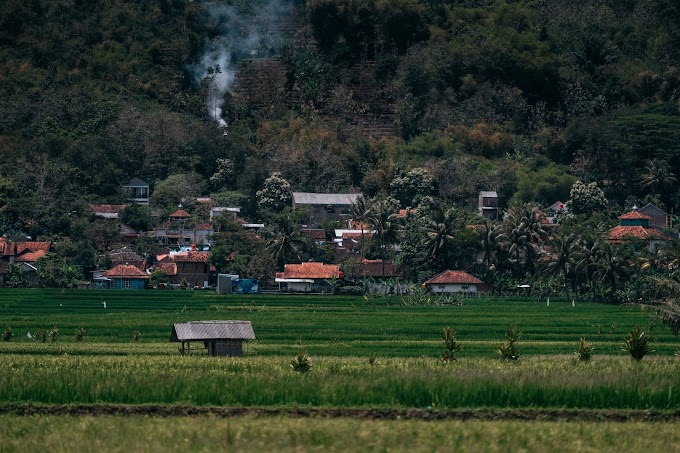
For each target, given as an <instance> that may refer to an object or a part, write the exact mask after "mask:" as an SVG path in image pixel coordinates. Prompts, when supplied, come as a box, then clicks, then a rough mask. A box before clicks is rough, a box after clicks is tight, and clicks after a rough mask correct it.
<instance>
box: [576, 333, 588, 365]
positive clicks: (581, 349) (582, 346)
mask: <svg viewBox="0 0 680 453" xmlns="http://www.w3.org/2000/svg"><path fill="white" fill-rule="evenodd" d="M574 354H575V355H576V357H578V359H579V360H580V361H581V362H588V361H589V360H590V359H592V358H593V344H592V343H586V339H585V338H581V341H580V342H579V343H578V349H577V350H576V352H574Z"/></svg>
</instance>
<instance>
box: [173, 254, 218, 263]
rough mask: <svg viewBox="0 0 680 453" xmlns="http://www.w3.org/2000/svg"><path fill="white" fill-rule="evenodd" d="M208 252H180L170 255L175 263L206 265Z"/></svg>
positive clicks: (208, 256)
mask: <svg viewBox="0 0 680 453" xmlns="http://www.w3.org/2000/svg"><path fill="white" fill-rule="evenodd" d="M208 258H210V252H180V253H175V254H174V255H170V259H172V260H173V261H174V262H176V263H207V262H208Z"/></svg>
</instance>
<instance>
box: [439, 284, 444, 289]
mask: <svg viewBox="0 0 680 453" xmlns="http://www.w3.org/2000/svg"><path fill="white" fill-rule="evenodd" d="M438 288H439V289H446V285H439V286H438Z"/></svg>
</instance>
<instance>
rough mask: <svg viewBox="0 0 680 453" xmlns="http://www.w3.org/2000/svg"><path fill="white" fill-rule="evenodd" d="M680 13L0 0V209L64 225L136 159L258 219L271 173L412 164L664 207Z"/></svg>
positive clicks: (319, 178) (443, 174)
mask: <svg viewBox="0 0 680 453" xmlns="http://www.w3.org/2000/svg"><path fill="white" fill-rule="evenodd" d="M678 23H680V6H678V4H677V2H674V1H671V0H628V1H606V0H600V1H582V0H577V1H562V0H559V1H550V2H547V1H535V0H532V1H528V0H525V1H518V2H508V1H490V0H478V1H473V0H467V1H449V2H444V1H442V2H439V1H431V0H430V1H426V0H422V1H416V0H379V1H377V0H366V1H362V2H350V1H343V0H310V1H306V2H304V1H297V2H281V3H274V2H269V1H266V0H260V1H258V2H240V1H231V2H229V1H227V2H200V1H199V2H189V1H183V0H164V1H150V0H134V1H131V0H128V1H124V0H113V1H103V0H99V1H91V2H82V1H77V0H71V1H63V2H47V1H44V0H32V1H29V2H25V1H19V0H8V1H6V2H3V4H2V6H0V27H1V28H2V30H3V34H2V37H0V59H1V60H2V62H3V64H2V68H1V69H0V95H1V96H2V99H3V102H2V103H1V104H0V156H2V166H1V168H0V205H2V206H3V208H2V212H1V213H0V216H1V217H0V225H1V226H2V229H3V230H5V231H6V230H12V229H18V230H24V231H25V230H30V231H28V232H29V233H33V234H34V235H39V234H69V233H70V232H71V231H70V230H71V228H72V227H73V225H72V223H73V218H72V217H73V215H71V216H69V214H73V211H75V213H76V214H79V213H81V212H82V205H83V203H86V202H103V201H111V202H116V201H121V194H120V184H121V183H123V182H125V181H126V180H128V179H129V178H131V177H139V178H142V179H144V180H146V181H148V182H150V183H151V184H152V186H155V185H157V184H158V183H160V182H162V181H163V180H165V179H166V178H168V177H169V176H170V175H173V174H175V173H191V174H193V176H194V179H193V181H194V182H195V185H194V186H193V187H192V189H193V191H194V192H196V193H188V194H187V195H188V196H190V195H198V194H207V193H213V194H214V193H222V194H223V195H224V197H226V198H227V199H232V200H233V199H237V200H240V201H243V200H244V199H245V200H250V201H246V202H243V203H242V204H243V205H244V208H245V209H246V211H245V212H246V213H247V214H248V215H250V216H253V217H257V216H258V212H257V205H256V204H255V202H254V200H255V197H254V194H255V192H256V191H257V190H259V189H260V188H261V187H262V184H263V181H264V179H265V178H266V177H267V176H269V175H270V174H271V173H272V172H274V171H279V172H281V173H282V174H283V176H284V177H285V178H287V179H288V180H289V181H290V182H291V184H292V186H293V188H294V189H295V190H308V191H330V190H341V189H345V190H349V189H354V190H362V191H363V192H364V193H366V194H368V195H370V196H374V195H386V194H389V192H390V186H389V183H390V181H391V180H392V179H393V178H394V177H395V176H398V175H400V174H401V173H402V172H405V171H407V170H408V169H410V168H413V167H416V166H422V167H426V168H428V169H429V170H430V171H431V173H432V174H433V175H434V176H435V179H436V182H437V192H438V193H437V195H438V196H439V197H441V198H442V199H443V200H445V201H448V202H457V203H458V204H460V205H470V204H471V203H472V200H473V199H474V198H475V196H476V193H477V191H478V190H480V189H488V188H492V187H496V188H498V190H499V191H500V194H501V197H502V200H505V202H508V201H510V200H515V201H518V202H519V201H522V202H524V201H537V202H540V203H548V202H550V203H551V202H553V201H555V200H556V199H561V200H563V201H564V200H565V199H566V198H568V196H569V193H568V188H569V187H570V184H571V183H573V181H574V180H575V179H576V178H579V179H581V180H584V181H586V182H589V181H597V182H598V183H599V185H600V186H601V187H603V189H604V191H605V194H606V195H607V197H608V199H609V200H610V201H613V202H616V203H619V204H620V205H623V204H625V203H627V200H630V199H629V197H637V198H638V199H640V198H643V197H649V196H652V198H654V197H656V198H654V199H655V200H657V201H660V202H661V203H663V204H664V205H665V207H666V208H667V209H668V210H669V211H670V209H671V208H673V207H676V208H677V204H678V197H677V195H678V193H677V188H675V187H663V186H662V185H661V184H657V185H651V186H647V187H646V188H644V189H643V188H641V187H640V186H639V185H638V184H637V183H638V182H639V181H640V178H641V176H642V173H643V172H644V171H645V163H646V162H648V161H649V160H651V159H657V160H658V161H661V162H662V163H663V165H665V164H667V165H668V166H667V167H664V168H665V169H666V170H667V171H670V172H672V173H674V174H680V154H679V153H678V147H679V146H680V145H679V144H680V140H678V138H679V137H678V134H680V132H678V131H680V128H679V127H678V125H680V112H679V104H678V99H679V96H680V69H679V64H680V27H678V25H677V24H678ZM246 38H248V39H246ZM225 49H226V50H225ZM210 52H212V53H213V55H217V54H219V55H221V57H220V58H217V57H215V58H214V59H213V60H210V58H208V59H206V55H209V54H210ZM220 52H221V53H220ZM206 62H207V63H211V64H210V67H208V66H206V64H207V63H206ZM229 62H231V63H229ZM268 62H269V63H268ZM212 63H214V64H219V63H222V65H221V66H220V67H218V68H216V67H215V66H214V65H213V64H212ZM225 63H226V64H225ZM258 65H259V66H258ZM211 68H212V70H215V69H217V73H218V74H220V73H222V74H224V73H228V74H233V75H235V77H236V80H235V83H234V84H233V85H232V86H229V87H227V88H224V87H216V86H213V82H214V81H215V77H214V76H215V73H214V72H211V71H210V70H209V69H211ZM258 68H259V69H258ZM201 76H203V77H201ZM239 80H240V82H239ZM217 88H219V89H217ZM249 90H250V91H249ZM267 90H270V91H267ZM215 92H217V93H218V94H219V96H218V98H215V94H214V93H215ZM252 93H260V95H259V97H258V96H255V95H254V94H252ZM263 99H264V101H263ZM206 103H208V105H207V106H206ZM210 103H212V105H213V107H212V110H211V106H210V105H211V104H210ZM218 106H219V109H220V110H219V113H220V114H219V115H218V116H219V118H218V117H217V115H215V113H216V112H218V110H217V108H218ZM219 120H221V121H223V124H228V135H224V133H223V132H224V130H225V129H224V128H219V127H217V126H218V121H219ZM377 138H379V139H377ZM218 159H228V160H229V161H231V164H232V165H233V167H230V168H231V171H230V172H229V173H228V175H227V177H221V178H213V179H212V180H211V176H213V175H215V174H216V173H217V172H218ZM223 176H224V175H223ZM527 180H529V181H531V183H530V184H527ZM527 187H533V188H534V189H535V190H531V191H529V190H528V188H527ZM239 197H241V198H239ZM29 221H30V222H29ZM27 222H28V224H27Z"/></svg>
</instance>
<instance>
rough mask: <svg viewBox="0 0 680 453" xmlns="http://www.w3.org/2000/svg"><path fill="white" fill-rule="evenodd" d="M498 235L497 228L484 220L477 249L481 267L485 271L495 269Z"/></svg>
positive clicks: (487, 220) (498, 243)
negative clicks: (480, 255) (478, 249)
mask: <svg viewBox="0 0 680 453" xmlns="http://www.w3.org/2000/svg"><path fill="white" fill-rule="evenodd" d="M499 234H500V233H499V230H498V228H495V227H494V225H493V224H492V223H491V221H490V220H489V219H486V220H485V221H484V223H483V224H482V225H481V227H480V236H481V237H480V239H479V247H480V249H481V252H482V265H483V266H484V268H486V269H487V270H494V269H495V268H496V264H497V253H496V252H497V251H498V247H499V245H500V241H499Z"/></svg>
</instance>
